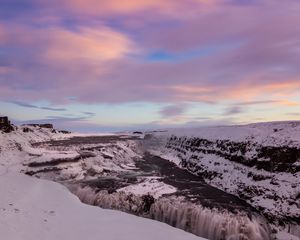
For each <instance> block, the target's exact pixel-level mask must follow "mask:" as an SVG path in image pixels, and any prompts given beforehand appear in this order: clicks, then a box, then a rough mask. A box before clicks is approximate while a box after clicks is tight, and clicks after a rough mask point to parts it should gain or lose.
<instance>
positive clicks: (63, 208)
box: [0, 126, 203, 240]
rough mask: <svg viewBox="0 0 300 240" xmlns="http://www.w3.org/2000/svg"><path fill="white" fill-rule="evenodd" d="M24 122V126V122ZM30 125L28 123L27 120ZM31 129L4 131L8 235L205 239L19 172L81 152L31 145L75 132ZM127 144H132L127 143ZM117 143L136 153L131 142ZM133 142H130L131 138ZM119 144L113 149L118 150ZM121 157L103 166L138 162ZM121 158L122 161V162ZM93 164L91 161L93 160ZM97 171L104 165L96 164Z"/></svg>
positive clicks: (1, 227) (1, 202) (2, 178)
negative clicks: (30, 164) (95, 202)
mask: <svg viewBox="0 0 300 240" xmlns="http://www.w3.org/2000/svg"><path fill="white" fill-rule="evenodd" d="M24 127H25V126H24ZM26 127H27V126H26ZM28 128H30V129H31V130H32V132H31V131H30V132H27V133H24V132H23V127H20V128H18V129H17V130H16V131H14V132H11V133H7V134H3V133H0V196H1V197H0V233H1V239H7V240H40V239H43V240H53V239H57V240H66V239H70V240H77V239H78V240H82V239H85V240H93V239H105V240H118V239H124V240H127V239H128V240H135V239H138V240H140V239H144V240H154V239H174V240H176V239H178V240H193V239H195V240H196V239H198V240H199V239H203V238H199V237H196V236H194V235H192V234H190V233H187V232H184V231H182V230H179V229H176V228H173V227H171V226H169V225H167V224H164V223H160V222H157V221H153V220H150V219H144V218H139V217H136V216H133V215H129V214H126V213H123V212H118V211H113V210H104V209H101V208H99V207H93V206H89V205H85V204H83V203H81V202H80V201H79V199H78V198H77V197H76V196H75V195H73V194H71V193H70V192H69V191H68V189H67V188H65V187H64V186H62V185H60V184H58V183H54V182H51V181H47V180H41V179H38V178H34V177H29V176H26V175H24V174H22V173H20V171H21V170H24V166H23V164H24V163H28V162H30V161H33V160H34V161H45V160H49V159H56V158H61V157H66V156H67V157H70V158H71V157H74V156H77V152H76V149H74V152H73V151H66V152H61V151H55V150H53V151H50V150H46V149H45V148H32V146H31V143H34V142H40V141H50V140H51V139H52V140H53V139H65V138H70V137H72V136H75V135H76V134H61V133H52V132H51V129H42V128H36V127H28ZM126 144H127V145H126ZM126 144H125V143H122V144H120V146H118V148H119V149H123V150H122V151H126V154H127V155H129V156H131V155H133V152H132V151H130V148H129V147H130V146H128V143H126ZM129 145H130V143H129ZM114 150H115V149H114V148H112V149H111V152H109V153H108V154H111V153H114ZM113 156H114V158H116V162H113V163H110V164H109V163H108V162H105V159H104V158H101V159H100V160H99V159H94V158H90V159H91V160H92V161H103V162H105V164H106V165H105V164H104V166H107V167H109V166H110V167H111V168H112V169H117V168H118V169H122V167H121V166H127V167H128V168H133V167H134V165H132V163H131V162H127V161H125V160H122V159H121V156H118V154H116V153H115V154H114V155H113ZM118 160H119V161H120V163H119V162H118ZM90 166H92V163H90ZM79 170H82V167H81V166H80V164H79V163H74V164H73V165H72V168H70V169H67V170H64V171H66V172H65V174H72V173H73V174H75V173H76V174H78V172H79V174H78V175H79V176H78V177H79V178H80V176H81V175H82V174H83V173H82V172H80V171H79ZM95 170H97V171H102V168H100V167H98V168H97V167H96V169H95Z"/></svg>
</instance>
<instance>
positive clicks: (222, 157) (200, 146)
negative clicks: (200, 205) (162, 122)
mask: <svg viewBox="0 0 300 240" xmlns="http://www.w3.org/2000/svg"><path fill="white" fill-rule="evenodd" d="M297 126H298V125H297ZM259 127H260V126H256V128H259ZM262 127H266V126H262ZM210 130H211V133H208V132H206V131H204V133H203V136H202V135H201V131H200V133H199V134H198V135H199V136H195V135H197V133H194V134H193V135H187V136H184V134H182V133H180V134H176V133H175V134H166V135H165V136H164V135H160V136H157V135H156V136H155V135H154V136H153V139H152V140H151V137H148V140H149V141H150V142H151V143H149V144H148V145H149V146H151V147H152V149H154V150H155V151H153V153H155V154H157V155H159V156H161V157H163V158H166V159H169V160H171V161H174V162H175V163H176V164H178V165H179V166H181V167H183V168H186V169H188V170H189V171H190V172H192V173H195V174H197V175H199V176H202V177H203V178H204V179H205V181H206V182H208V183H209V184H211V185H213V186H216V187H218V188H220V189H222V190H224V191H226V192H229V193H232V194H234V195H236V196H239V197H240V198H242V199H244V200H246V201H247V202H248V203H250V204H251V205H252V206H254V207H255V208H256V209H257V210H259V211H260V212H261V213H262V214H264V216H266V217H267V219H268V220H269V221H270V222H271V223H273V224H274V225H276V226H277V227H276V228H277V229H279V230H282V229H284V230H285V231H287V232H289V233H291V234H293V235H295V236H298V237H300V234H299V224H300V210H299V209H300V204H299V194H300V189H299V186H300V144H298V143H297V142H296V141H291V140H290V139H289V138H288V136H284V135H283V136H281V138H280V137H278V139H277V138H274V137H270V135H268V134H266V135H265V136H264V135H263V134H261V133H260V135H259V139H256V137H257V136H258V135H257V136H256V135H254V136H250V135H249V136H248V135H247V136H242V134H240V135H241V136H239V137H236V136H231V137H230V136H229V137H227V138H226V137H225V136H223V135H224V134H223V133H222V131H221V130H222V129H218V128H215V129H213V128H212V129H210ZM229 130H230V129H226V131H229ZM218 131H219V135H218ZM231 131H232V132H234V131H237V129H235V128H234V127H231ZM273 131H274V130H273ZM286 131H287V132H288V131H289V129H287V130H286ZM298 132H299V131H298ZM299 133H300V132H299ZM269 134H271V133H269ZM276 134H277V130H276ZM231 135H239V134H234V133H231ZM294 135H295V134H294ZM298 135H300V134H298ZM218 136H219V137H218ZM295 136H296V135H295ZM218 138H219V139H218ZM257 138H258V137H257ZM155 142H160V144H159V146H158V145H156V146H155ZM162 143H163V144H162ZM162 146H163V147H162Z"/></svg>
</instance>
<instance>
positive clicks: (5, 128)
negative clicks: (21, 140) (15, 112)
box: [0, 117, 14, 133]
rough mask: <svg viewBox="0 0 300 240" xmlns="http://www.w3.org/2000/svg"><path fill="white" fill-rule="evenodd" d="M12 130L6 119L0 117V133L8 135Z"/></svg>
mask: <svg viewBox="0 0 300 240" xmlns="http://www.w3.org/2000/svg"><path fill="white" fill-rule="evenodd" d="M13 130H14V127H13V125H12V124H11V123H10V121H9V120H8V117H0V131H2V132H4V133H9V132H11V131H13Z"/></svg>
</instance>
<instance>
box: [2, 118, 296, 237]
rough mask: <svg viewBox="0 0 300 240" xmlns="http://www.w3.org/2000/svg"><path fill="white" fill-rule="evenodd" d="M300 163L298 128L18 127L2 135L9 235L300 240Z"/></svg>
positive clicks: (4, 225) (277, 125) (286, 124)
mask: <svg viewBox="0 0 300 240" xmlns="http://www.w3.org/2000/svg"><path fill="white" fill-rule="evenodd" d="M299 159H300V123H297V122H279V123H261V124H251V125H244V126H226V127H205V128H204V127H203V128H197V129H172V130H168V131H155V132H146V133H144V134H140V133H138V134H137V133H119V134H89V135H87V134H75V133H68V132H64V131H57V130H55V129H53V128H47V127H46V128H45V127H43V126H39V125H36V126H21V127H15V130H14V131H12V132H9V133H0V178H1V181H0V185H1V188H0V191H3V192H1V193H0V194H1V197H0V210H1V215H2V216H3V218H2V217H1V219H0V232H1V233H2V232H3V233H4V236H5V237H6V238H5V239H12V240H15V239H16V240H17V239H30V240H35V239H54V238H55V239H83V238H84V237H83V236H85V238H87V239H98V237H99V236H103V238H105V239H166V238H167V239H201V238H200V237H204V238H206V239H212V240H223V239H226V240H268V239H280V240H295V239H299V238H300V233H299V231H300V230H299V223H300V221H299V214H300V210H299V209H300V208H299V198H300V189H299V186H300V184H299V183H300V179H299V177H300V175H299V168H300V162H299ZM26 175H27V176H26ZM42 179H44V180H42ZM49 180H50V181H49ZM53 181H54V182H56V183H54V182H53ZM58 183H60V184H62V185H63V186H62V185H60V184H58ZM68 190H69V191H68ZM70 192H71V193H73V194H74V195H76V196H74V195H72V194H71V193H70ZM2 196H4V197H2ZM77 197H78V198H79V199H80V200H81V202H83V203H86V204H88V205H93V206H98V207H92V206H87V205H84V204H82V203H81V202H80V201H79V200H78V198H77ZM99 207H101V208H99ZM103 208H104V209H115V210H120V211H122V212H125V213H121V212H116V211H111V210H104V209H103ZM2 213H3V214H2ZM127 213H130V214H132V215H128V214H127ZM133 215H136V216H133ZM137 216H141V217H143V218H139V217H137ZM145 218H149V219H145ZM150 219H154V220H157V221H160V222H164V223H167V224H168V225H171V226H173V227H176V228H180V229H183V230H185V231H186V232H190V233H193V234H195V235H197V236H199V237H196V236H195V235H192V234H189V233H186V232H184V231H182V230H179V229H175V228H172V227H170V226H168V225H165V224H163V223H159V222H155V221H154V222H153V221H152V220H150ZM112 222H113V223H112ZM40 236H43V237H40ZM70 236H72V237H70ZM87 236H90V238H88V237H87Z"/></svg>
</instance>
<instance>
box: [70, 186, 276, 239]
mask: <svg viewBox="0 0 300 240" xmlns="http://www.w3.org/2000/svg"><path fill="white" fill-rule="evenodd" d="M69 189H70V190H71V191H72V192H73V193H74V194H75V195H77V196H78V197H79V199H80V200H81V201H82V202H84V203H87V204H90V205H95V206H99V207H102V208H108V209H117V210H121V211H124V212H128V213H132V214H135V215H138V216H143V217H147V218H151V219H154V220H158V221H161V222H164V223H167V224H169V225H171V226H174V227H177V228H180V229H183V230H185V231H187V232H191V233H193V234H195V235H197V236H200V237H204V238H208V239H211V240H222V239H224V240H268V239H271V238H270V236H271V233H270V230H269V228H268V225H267V223H266V222H265V220H264V219H263V218H261V217H259V216H257V217H254V216H252V217H251V219H250V218H249V217H248V216H247V215H245V214H242V213H241V214H240V215H239V214H232V213H229V212H227V211H222V212H221V211H218V210H216V209H208V208H203V207H201V206H200V205H195V204H191V203H186V202H185V201H184V200H183V199H180V198H176V197H162V198H159V199H154V198H153V197H151V196H150V195H144V196H136V195H132V194H126V193H124V192H116V193H111V194H109V193H108V192H107V191H100V192H96V191H95V190H93V189H92V188H90V187H80V186H75V185H73V186H69Z"/></svg>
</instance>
